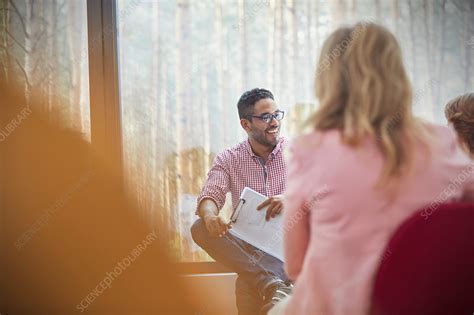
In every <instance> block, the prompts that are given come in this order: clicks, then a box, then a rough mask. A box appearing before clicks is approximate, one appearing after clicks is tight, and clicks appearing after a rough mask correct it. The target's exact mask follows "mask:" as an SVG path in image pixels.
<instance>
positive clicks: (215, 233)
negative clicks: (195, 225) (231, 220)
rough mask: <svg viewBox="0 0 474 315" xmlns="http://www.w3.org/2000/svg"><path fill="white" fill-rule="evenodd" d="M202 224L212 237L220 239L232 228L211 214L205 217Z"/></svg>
mask: <svg viewBox="0 0 474 315" xmlns="http://www.w3.org/2000/svg"><path fill="white" fill-rule="evenodd" d="M204 223H205V224H206V228H207V230H208V231H209V234H210V235H211V236H212V237H222V236H224V235H225V234H226V233H227V232H228V231H229V229H231V228H232V227H231V225H230V224H228V223H226V222H225V221H224V219H222V218H221V217H220V216H218V215H213V214H210V215H206V216H205V217H204Z"/></svg>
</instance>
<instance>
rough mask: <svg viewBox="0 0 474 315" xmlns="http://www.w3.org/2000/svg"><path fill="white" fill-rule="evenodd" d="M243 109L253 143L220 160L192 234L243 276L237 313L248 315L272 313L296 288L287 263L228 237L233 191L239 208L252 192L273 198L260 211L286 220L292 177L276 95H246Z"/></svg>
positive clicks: (248, 141)
mask: <svg viewBox="0 0 474 315" xmlns="http://www.w3.org/2000/svg"><path fill="white" fill-rule="evenodd" d="M237 107H238V110H239V117H240V125H241V126H242V128H243V129H244V130H245V131H246V132H247V135H248V139H246V140H245V141H243V142H241V143H239V144H237V145H235V146H234V147H232V148H230V149H227V150H225V151H224V152H222V153H220V154H219V155H218V156H217V157H216V159H215V161H214V164H213V166H212V168H211V170H210V171H209V173H208V179H207V182H206V183H205V185H204V187H203V189H202V192H201V194H200V195H199V197H198V203H197V204H198V205H197V210H196V214H197V215H199V216H200V219H198V220H197V221H196V222H195V223H194V224H193V226H192V227H191V233H192V236H193V239H194V241H195V242H196V243H197V244H198V245H199V246H201V247H202V248H203V249H204V250H205V251H206V252H207V253H208V254H209V255H210V256H211V257H212V258H214V259H215V260H216V261H218V262H220V263H222V264H224V265H225V266H227V267H229V268H230V269H232V270H233V271H235V272H236V273H237V274H238V275H239V277H238V279H237V283H236V298H237V308H238V309H239V315H242V314H246V315H247V314H256V313H259V312H260V313H266V311H267V310H268V309H270V308H271V306H273V304H275V303H276V302H278V301H279V300H280V299H281V298H283V297H284V296H286V295H287V294H288V293H289V292H290V291H291V284H289V282H288V278H287V276H286V274H285V271H284V268H283V262H282V261H280V260H279V259H277V258H275V257H273V256H271V255H268V254H266V253H265V252H262V251H260V250H259V249H257V248H255V247H254V246H252V245H250V244H248V243H246V242H244V241H243V240H241V239H239V238H237V237H235V236H234V235H232V234H230V233H228V231H229V228H230V226H229V225H228V223H227V222H225V221H224V220H223V219H222V217H220V216H219V215H218V214H219V211H220V210H221V209H222V207H223V206H224V203H225V197H226V194H227V192H230V193H231V195H232V207H233V208H234V207H236V206H237V204H238V201H239V197H240V193H241V192H242V190H243V189H244V188H245V187H250V188H252V189H253V190H255V191H258V192H259V193H261V194H263V195H265V196H268V197H269V198H268V199H267V200H266V201H265V202H264V203H262V204H261V205H260V206H259V210H260V209H262V208H264V207H266V206H268V208H267V210H266V219H267V220H271V218H273V217H275V216H277V215H280V213H281V211H282V210H283V199H282V195H281V194H282V193H283V191H284V190H285V187H286V177H287V170H286V163H285V161H284V158H283V150H284V148H285V139H284V138H280V126H281V120H282V119H283V117H284V114H285V113H284V112H283V111H282V110H279V109H278V107H277V105H276V104H275V100H274V97H273V94H272V93H271V92H270V91H268V90H265V89H258V88H257V89H253V90H250V91H247V92H245V93H244V94H243V95H242V96H241V97H240V99H239V102H238V104H237Z"/></svg>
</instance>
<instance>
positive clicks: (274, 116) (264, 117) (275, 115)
mask: <svg viewBox="0 0 474 315" xmlns="http://www.w3.org/2000/svg"><path fill="white" fill-rule="evenodd" d="M280 114H281V118H280V119H278V116H279V115H280ZM248 117H253V118H258V119H261V120H263V121H264V122H266V123H267V124H269V123H270V122H271V121H272V120H273V119H276V120H277V121H280V120H282V119H283V118H285V111H284V110H277V111H275V112H274V113H271V114H270V113H268V114H263V115H260V116H254V115H249V116H248Z"/></svg>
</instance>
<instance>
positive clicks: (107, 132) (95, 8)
mask: <svg viewBox="0 0 474 315" xmlns="http://www.w3.org/2000/svg"><path fill="white" fill-rule="evenodd" d="M87 33H88V50H89V89H90V92H89V93H90V120H91V142H92V147H93V148H94V150H95V151H96V152H97V153H99V154H101V155H102V156H104V157H105V158H106V159H107V161H109V163H112V164H113V165H115V166H116V168H115V169H116V170H118V171H120V172H121V174H119V175H120V177H121V178H123V176H122V175H123V151H122V119H121V103H120V73H119V51H118V39H119V37H118V36H119V34H118V27H117V1H116V0H87ZM175 266H176V270H178V272H179V273H180V274H202V273H231V272H232V271H231V270H230V269H228V268H226V267H224V266H223V265H221V264H220V263H217V262H176V263H175Z"/></svg>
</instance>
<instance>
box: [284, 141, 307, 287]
mask: <svg viewBox="0 0 474 315" xmlns="http://www.w3.org/2000/svg"><path fill="white" fill-rule="evenodd" d="M291 151H292V157H291V158H290V161H289V164H288V185H287V187H288V189H287V191H286V193H285V204H284V210H283V212H284V214H283V222H284V223H283V232H284V249H285V269H286V273H287V275H288V276H289V278H290V279H292V280H296V278H297V277H298V275H299V273H300V271H301V268H302V266H303V261H304V257H305V254H306V250H307V247H308V242H309V213H308V211H307V209H306V207H304V206H303V205H304V199H303V197H302V196H301V194H298V191H299V189H298V185H300V181H301V177H300V176H299V175H301V174H302V172H304V167H303V166H302V162H303V156H302V154H301V153H300V152H299V150H298V148H297V146H296V145H295V146H294V147H292V150H291Z"/></svg>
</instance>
